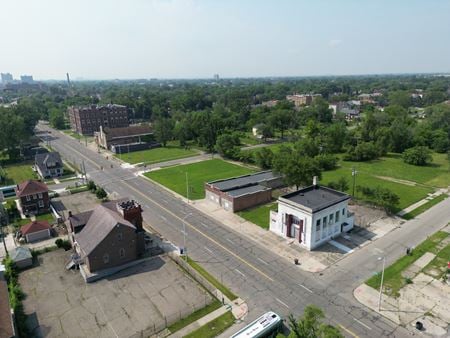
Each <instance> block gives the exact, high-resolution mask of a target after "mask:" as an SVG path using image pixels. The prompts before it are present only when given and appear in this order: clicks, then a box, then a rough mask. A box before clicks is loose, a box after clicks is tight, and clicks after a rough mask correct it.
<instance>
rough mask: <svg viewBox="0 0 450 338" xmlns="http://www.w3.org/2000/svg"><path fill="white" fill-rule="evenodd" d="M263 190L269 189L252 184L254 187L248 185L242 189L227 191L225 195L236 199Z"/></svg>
mask: <svg viewBox="0 0 450 338" xmlns="http://www.w3.org/2000/svg"><path fill="white" fill-rule="evenodd" d="M264 190H270V188H267V187H265V186H263V185H260V184H254V185H250V186H247V187H244V188H238V189H233V190H229V191H227V194H228V195H230V196H233V197H238V196H242V195H247V194H254V193H256V192H259V191H264Z"/></svg>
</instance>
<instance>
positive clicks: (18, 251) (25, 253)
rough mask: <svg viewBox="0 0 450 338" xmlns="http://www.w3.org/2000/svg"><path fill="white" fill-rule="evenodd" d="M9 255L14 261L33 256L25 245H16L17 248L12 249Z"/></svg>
mask: <svg viewBox="0 0 450 338" xmlns="http://www.w3.org/2000/svg"><path fill="white" fill-rule="evenodd" d="M9 255H10V257H11V259H12V260H13V261H14V262H20V261H22V260H25V259H28V258H32V257H33V256H32V255H31V250H30V249H29V248H28V247H26V246H18V247H17V248H15V249H12V250H11V251H10V253H9Z"/></svg>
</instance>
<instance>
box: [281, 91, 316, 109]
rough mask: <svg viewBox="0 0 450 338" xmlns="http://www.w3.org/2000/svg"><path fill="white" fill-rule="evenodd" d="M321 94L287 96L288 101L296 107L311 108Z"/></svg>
mask: <svg viewBox="0 0 450 338" xmlns="http://www.w3.org/2000/svg"><path fill="white" fill-rule="evenodd" d="M321 96H322V95H320V94H294V95H287V96H286V100H288V101H291V102H293V103H294V105H295V106H296V107H301V106H309V105H310V104H311V103H312V102H313V101H314V100H315V99H316V98H317V97H321Z"/></svg>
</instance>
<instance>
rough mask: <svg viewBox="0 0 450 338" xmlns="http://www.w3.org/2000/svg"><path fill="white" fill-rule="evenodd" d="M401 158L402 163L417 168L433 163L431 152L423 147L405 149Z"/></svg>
mask: <svg viewBox="0 0 450 338" xmlns="http://www.w3.org/2000/svg"><path fill="white" fill-rule="evenodd" d="M402 157H403V162H405V163H408V164H412V165H418V166H424V165H427V164H429V163H430V162H432V161H433V157H432V156H431V150H430V149H428V148H427V147H423V146H416V147H413V148H409V149H406V150H405V151H404V152H403V155H402Z"/></svg>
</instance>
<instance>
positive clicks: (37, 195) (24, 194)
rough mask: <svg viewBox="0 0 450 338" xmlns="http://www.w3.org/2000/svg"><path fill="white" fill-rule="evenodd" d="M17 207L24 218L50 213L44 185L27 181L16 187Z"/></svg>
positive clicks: (34, 181) (46, 189) (46, 190)
mask: <svg viewBox="0 0 450 338" xmlns="http://www.w3.org/2000/svg"><path fill="white" fill-rule="evenodd" d="M16 196H17V197H18V198H19V200H20V201H19V202H20V203H19V206H20V208H21V209H22V212H23V213H24V214H25V215H26V216H30V215H39V214H45V213H47V212H49V211H50V198H49V196H48V188H47V185H45V183H43V182H40V181H36V180H28V181H24V182H22V183H20V184H19V185H17V186H16Z"/></svg>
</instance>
